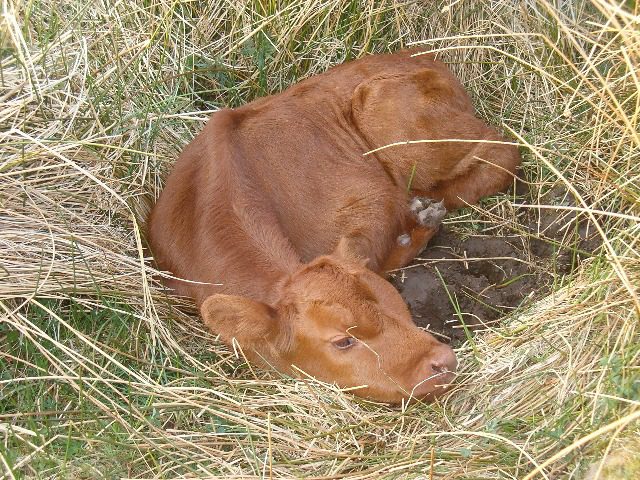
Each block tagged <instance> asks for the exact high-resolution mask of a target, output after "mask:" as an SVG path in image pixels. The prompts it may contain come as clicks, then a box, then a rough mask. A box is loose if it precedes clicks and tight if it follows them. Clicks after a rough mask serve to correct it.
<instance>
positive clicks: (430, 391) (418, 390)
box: [413, 344, 458, 399]
mask: <svg viewBox="0 0 640 480" xmlns="http://www.w3.org/2000/svg"><path fill="white" fill-rule="evenodd" d="M457 366H458V361H457V360H456V355H455V353H454V352H453V350H452V349H451V347H449V346H448V345H444V344H440V345H438V346H437V347H435V348H434V349H432V350H431V351H430V352H429V354H428V355H427V356H426V357H425V358H424V359H423V361H422V362H421V366H420V368H419V369H418V372H416V373H418V375H419V378H417V379H416V380H417V381H416V385H415V387H414V389H413V396H414V397H417V398H428V399H433V398H435V397H437V396H438V395H441V394H443V393H444V392H446V391H447V389H448V388H449V384H450V383H451V382H452V381H453V379H454V378H455V371H456V368H457Z"/></svg>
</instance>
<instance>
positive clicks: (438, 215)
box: [409, 197, 447, 228]
mask: <svg viewBox="0 0 640 480" xmlns="http://www.w3.org/2000/svg"><path fill="white" fill-rule="evenodd" d="M409 209H410V210H411V212H413V214H414V215H415V216H416V218H417V219H418V223H419V224H420V225H422V226H423V227H426V228H437V227H438V225H440V223H442V219H443V218H444V216H445V215H446V214H447V209H446V208H444V200H441V201H439V202H436V201H435V200H432V199H430V198H426V197H414V198H413V200H411V204H410V205H409Z"/></svg>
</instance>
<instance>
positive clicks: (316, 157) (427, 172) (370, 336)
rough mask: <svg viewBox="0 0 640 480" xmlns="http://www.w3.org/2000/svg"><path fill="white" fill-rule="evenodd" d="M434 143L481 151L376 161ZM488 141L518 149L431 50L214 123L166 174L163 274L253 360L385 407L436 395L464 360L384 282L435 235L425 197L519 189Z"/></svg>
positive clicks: (320, 79)
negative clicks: (478, 111)
mask: <svg viewBox="0 0 640 480" xmlns="http://www.w3.org/2000/svg"><path fill="white" fill-rule="evenodd" d="M421 139H462V140H479V141H480V142H464V143H461V142H443V143H421V144H412V145H403V146H398V147H393V148H388V149H384V150H381V151H378V152H376V153H373V154H370V155H366V156H365V155H363V154H364V153H365V152H368V151H370V150H373V149H375V148H377V147H381V146H384V145H387V144H390V143H394V142H400V141H405V140H421ZM482 140H491V141H503V140H504V139H503V138H502V137H501V136H500V135H499V134H498V132H496V131H495V130H494V129H493V128H491V127H489V126H487V125H486V124H485V123H484V122H482V121H481V120H479V119H478V118H476V117H475V115H474V111H473V107H472V104H471V101H470V99H469V97H468V96H467V94H466V93H465V91H464V89H463V87H462V86H461V84H460V83H459V82H458V80H456V78H455V77H454V76H453V75H452V74H451V72H450V71H449V70H448V69H447V67H446V66H445V65H444V64H442V63H441V62H439V61H436V60H435V59H434V57H433V56H432V55H420V56H416V57H412V56H411V52H407V51H402V52H398V53H396V54H391V55H373V56H369V57H365V58H363V59H360V60H356V61H353V62H349V63H346V64H343V65H341V66H338V67H335V68H332V69H330V70H329V71H327V72H326V73H324V74H321V75H317V76H314V77H311V78H309V79H307V80H304V81H302V82H300V83H298V84H296V85H294V86H292V87H291V88H289V89H287V90H285V91H284V92H282V93H280V94H278V95H274V96H271V97H266V98H262V99H259V100H256V101H254V102H252V103H250V104H248V105H245V106H243V107H240V108H237V109H234V110H230V109H229V110H222V111H220V112H217V113H215V114H213V115H212V116H211V119H210V120H209V122H208V123H207V125H206V126H205V128H204V129H203V131H202V132H201V133H200V134H199V135H198V136H197V137H196V138H195V139H194V140H193V141H192V142H191V143H190V144H189V145H188V146H187V147H186V148H185V149H184V151H183V153H182V155H181V156H180V158H179V159H178V161H177V163H176V165H175V166H174V169H173V171H172V172H171V174H170V176H169V177H168V179H167V184H166V187H165V189H164V191H163V192H162V194H161V196H160V198H159V200H158V202H157V204H156V206H155V207H154V209H153V211H152V213H151V215H150V218H149V224H148V237H149V244H150V247H151V249H152V252H153V254H154V256H155V260H156V262H157V264H158V266H159V267H160V268H161V269H162V270H166V271H169V272H171V274H172V275H174V276H175V277H177V278H181V279H186V280H190V281H192V282H200V283H190V282H185V281H180V280H177V279H165V284H166V285H167V286H168V287H170V288H172V289H173V290H174V291H175V293H177V294H178V295H184V296H189V297H192V298H193V299H194V300H195V301H196V303H197V304H198V305H199V306H200V308H201V313H202V316H203V318H204V320H205V323H206V324H207V325H208V326H209V327H210V328H211V330H213V331H214V332H216V333H219V334H220V336H221V338H222V339H223V340H224V341H226V342H228V343H230V342H231V341H232V340H233V339H236V340H237V341H238V342H239V343H240V344H241V346H243V348H245V351H247V352H248V353H249V355H250V356H251V357H252V358H254V359H255V360H258V361H267V362H268V363H271V364H273V365H274V366H275V367H276V368H278V369H280V370H283V371H285V372H295V370H294V369H292V367H291V365H292V364H295V365H296V366H297V367H298V368H300V369H302V370H304V371H306V372H308V373H309V374H312V375H315V376H316V377H318V378H320V379H322V380H326V381H335V382H336V383H337V384H338V385H340V386H343V387H355V386H358V385H366V387H365V388H362V389H359V390H356V393H358V394H360V395H363V396H367V397H371V398H374V399H378V400H382V401H388V402H397V401H400V400H401V399H403V398H407V397H409V396H416V397H432V396H434V395H435V394H437V393H440V392H441V391H443V389H442V388H440V387H439V386H440V385H441V384H443V383H448V382H449V381H450V380H451V378H452V373H451V370H453V369H455V363H456V362H455V356H454V355H453V352H452V351H451V349H450V348H449V347H448V346H446V345H443V344H441V343H440V342H438V341H437V340H435V338H433V337H432V336H431V335H429V334H427V333H426V332H424V331H422V330H420V329H419V328H417V327H416V326H415V325H414V324H413V322H412V321H411V317H410V314H409V312H408V310H407V308H406V306H405V305H404V303H403V302H402V299H401V298H400V296H399V294H398V293H397V292H396V291H395V289H393V287H392V286H391V285H390V284H389V283H388V282H387V281H386V280H385V279H384V278H383V277H382V276H380V275H381V274H384V272H385V271H386V270H389V269H392V268H399V267H402V266H404V265H406V264H407V263H408V262H410V261H411V260H412V259H413V258H414V256H415V255H416V254H417V253H418V252H419V251H420V250H421V249H422V248H424V246H425V245H426V243H427V242H428V240H429V239H430V238H431V237H432V236H433V234H434V233H435V232H436V230H437V226H430V227H426V226H424V225H421V224H419V223H418V222H417V220H416V216H415V215H414V214H413V213H412V212H411V211H410V209H409V208H408V205H409V201H410V199H411V198H412V197H414V196H421V197H429V198H432V199H435V200H443V201H444V205H445V206H446V207H447V208H448V209H452V208H458V207H460V206H462V205H464V204H466V203H470V204H473V203H475V202H477V201H478V200H479V199H480V198H481V197H483V196H485V195H489V194H493V193H495V192H498V191H500V190H502V189H504V188H506V187H507V186H508V185H509V184H510V183H511V182H512V181H513V172H514V171H515V169H516V167H517V165H518V164H519V162H520V156H519V154H518V151H517V149H516V148H515V147H513V146H510V145H501V144H495V143H482V142H481V141H482ZM409 183H410V185H409ZM402 234H408V235H409V237H410V242H409V243H408V244H406V245H401V244H400V243H399V242H398V237H399V236H400V235H402ZM214 284H222V285H214ZM345 339H347V340H345ZM348 339H351V340H348ZM350 342H351V343H352V344H351V345H349V346H348V347H346V348H341V347H340V346H341V345H343V344H345V343H350Z"/></svg>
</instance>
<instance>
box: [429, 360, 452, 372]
mask: <svg viewBox="0 0 640 480" xmlns="http://www.w3.org/2000/svg"><path fill="white" fill-rule="evenodd" d="M431 369H432V370H433V373H446V372H448V371H449V369H448V368H447V366H446V365H444V364H442V363H440V362H431Z"/></svg>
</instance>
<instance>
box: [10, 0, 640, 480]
mask: <svg viewBox="0 0 640 480" xmlns="http://www.w3.org/2000/svg"><path fill="white" fill-rule="evenodd" d="M425 5H426V6H425ZM2 8H3V14H2V24H1V30H0V34H1V35H2V37H1V40H0V48H1V50H0V53H1V57H0V58H1V60H0V61H1V69H0V85H1V91H0V102H1V109H0V138H1V141H2V150H1V154H0V155H1V157H0V440H1V442H0V464H2V468H1V469H0V474H2V478H21V477H26V478H32V477H33V478H118V477H135V478H184V477H189V478H222V477H224V478H254V477H255V478H280V477H306V478H424V479H426V478H429V479H431V478H437V479H498V478H525V479H543V478H544V479H552V478H553V479H555V478H583V477H584V476H585V475H587V471H589V475H590V476H589V478H590V479H595V478H598V475H602V476H601V477H600V478H616V479H618V478H627V477H625V475H627V474H629V475H632V476H633V475H636V473H637V472H638V466H637V463H636V464H635V466H634V465H632V464H631V462H632V460H628V461H627V460H624V459H632V458H633V457H634V455H635V456H637V455H638V454H639V452H638V445H639V443H638V440H637V438H638V429H639V423H638V421H637V420H638V417H639V416H640V409H638V407H639V406H640V382H639V380H638V378H639V377H640V375H639V364H640V362H639V356H640V339H639V331H638V330H639V323H638V317H639V314H640V299H639V295H638V285H640V245H639V242H640V223H639V221H640V153H639V152H640V133H639V132H638V121H639V119H640V94H639V90H640V80H639V75H640V72H639V71H638V65H639V63H640V33H639V32H640V17H639V16H638V13H639V12H638V11H637V8H638V7H637V6H633V2H627V3H626V4H624V3H622V4H619V3H614V2H611V1H610V0H589V1H582V2H565V1H560V0H557V1H556V2H551V3H549V2H547V1H533V0H531V1H525V2H510V1H488V0H482V1H476V2H472V1H464V0H463V1H451V2H445V3H442V2H401V1H383V2H357V1H355V0H352V1H350V0H294V1H291V2H275V1H270V0H262V1H260V0H255V1H252V2H241V1H229V2H219V1H211V2H170V1H168V0H156V1H153V2H141V1H140V2H136V1H134V0H124V1H121V2H108V1H89V2H79V1H74V0H57V1H52V0H33V1H29V2H20V1H19V0H5V1H4V2H3V3H2ZM634 9H635V10H634ZM414 42H417V43H418V44H420V45H422V46H423V47H424V48H425V49H431V50H436V51H440V52H442V53H441V57H442V58H443V59H445V60H446V61H447V62H450V63H451V64H452V68H454V69H455V70H456V72H457V73H458V74H459V75H460V77H461V78H462V79H463V80H464V83H465V85H466V86H467V87H468V89H469V90H470V91H471V93H472V95H473V96H474V99H475V101H476V105H477V107H478V110H479V111H480V113H481V114H482V115H483V116H485V117H486V118H488V119H490V120H491V121H494V122H496V123H498V122H499V120H498V119H500V120H501V121H502V127H503V128H504V129H505V130H506V131H509V132H511V134H512V135H513V137H514V138H516V139H517V141H518V142H520V143H521V144H522V146H523V153H524V157H525V171H524V175H525V176H526V179H527V181H529V182H530V188H531V190H530V193H529V195H528V197H527V198H514V197H509V196H501V197H498V198H494V199H491V200H490V201H487V202H485V203H483V206H482V208H481V209H478V208H476V209H473V210H467V211H465V212H462V213H460V214H459V215H458V218H457V219H454V220H455V221H462V220H465V221H468V220H474V221H481V223H480V224H481V225H484V228H485V229H486V231H489V232H493V233H496V234H499V233H503V232H507V231H520V230H521V229H520V225H519V219H520V218H522V217H521V215H523V214H535V215H538V213H539V211H540V210H539V208H538V206H539V205H540V202H541V201H542V202H544V199H545V198H546V197H544V194H545V192H548V191H550V190H552V189H554V188H558V186H562V188H563V189H566V190H567V191H568V192H569V193H570V197H572V199H573V205H574V206H573V207H572V206H569V207H567V206H566V205H565V206H562V205H561V207H563V208H565V209H568V210H567V211H568V212H570V213H571V216H576V215H577V216H578V217H581V218H584V219H587V220H590V222H591V223H590V225H591V228H595V229H596V230H597V232H598V233H599V235H600V236H601V237H602V247H601V248H600V250H598V251H597V252H595V254H594V255H593V256H592V257H591V258H590V259H588V260H587V261H585V262H584V263H582V264H581V265H580V267H579V268H578V269H577V270H575V271H574V273H573V274H571V275H570V276H568V277H561V276H560V275H558V276H557V279H556V280H557V287H556V288H555V289H554V291H553V292H551V293H550V294H549V295H548V297H546V298H545V299H544V300H542V301H538V302H536V303H533V304H531V305H529V306H528V307H526V308H521V309H519V310H517V311H516V312H515V313H513V314H511V315H509V316H508V317H506V318H504V319H503V322H502V323H501V324H500V325H499V326H498V327H495V328H491V329H488V330H487V331H485V332H482V333H481V334H478V335H477V336H476V337H474V338H473V339H470V340H469V341H468V342H467V343H466V344H465V345H464V346H463V347H462V348H460V350H459V356H460V358H461V360H462V372H461V375H460V378H459V388H457V389H456V390H455V391H454V392H453V393H452V394H451V395H449V396H448V397H447V398H446V399H445V400H444V401H443V402H441V403H438V404H434V405H423V404H414V405H411V406H408V407H406V408H391V407H388V406H385V405H378V404H374V403H370V402H366V401H363V400H358V399H356V398H353V397H351V396H349V395H346V394H344V393H342V392H340V391H338V389H336V388H335V387H332V386H327V385H322V384H319V383H318V382H315V381H312V380H306V381H302V380H295V379H290V378H277V377H276V376H274V375H271V374H268V373H265V372H263V371H256V370H254V369H252V368H251V367H250V366H248V365H247V364H246V363H244V362H243V361H242V360H240V359H238V358H236V356H235V355H234V353H233V352H229V351H228V350H227V349H226V348H224V347H223V346H221V345H219V344H217V343H216V342H215V341H214V339H212V338H211V337H210V336H208V335H207V334H206V333H205V332H204V331H203V330H202V329H201V325H200V323H199V321H198V319H197V317H195V315H194V312H193V310H192V308H191V307H190V306H189V305H186V304H178V303H177V302H176V301H175V300H173V299H168V298H166V297H165V296H164V295H163V294H162V293H161V291H160V289H159V288H158V286H157V285H156V284H155V283H154V282H153V281H152V279H151V276H152V274H153V273H154V271H153V269H152V268H151V266H150V265H149V263H148V261H147V260H148V259H146V258H144V256H143V255H144V253H143V250H142V245H143V239H142V237H141V231H140V227H141V225H142V220H143V218H144V215H145V212H146V211H147V209H148V205H149V203H150V200H151V199H152V198H153V197H154V196H155V195H157V193H158V191H159V188H160V186H161V184H162V180H161V179H162V177H163V174H164V173H165V172H166V170H167V168H168V167H169V166H170V165H171V162H172V161H173V160H174V158H175V157H176V154H177V152H178V151H179V150H180V148H181V147H182V145H184V144H185V143H186V142H188V141H189V139H190V138H191V137H192V136H193V134H194V133H195V132H196V131H198V129H199V128H201V127H202V124H203V122H204V121H205V120H206V118H207V115H208V112H209V111H212V110H215V109H217V108H219V107H221V106H225V105H237V104H240V103H243V102H246V101H248V100H251V99H253V98H255V97H257V96H260V95H263V94H266V93H270V92H274V91H278V90H280V89H282V88H284V87H286V86H287V85H289V84H291V83H293V82H294V81H296V80H298V79H300V78H303V77H306V76H308V75H311V74H313V73H315V72H318V71H322V70H324V69H326V68H327V67H328V66H330V65H333V64H336V63H339V62H341V61H343V60H345V59H348V58H352V57H357V56H360V55H362V54H364V53H365V52H380V51H387V50H396V49H398V48H400V47H401V46H407V45H409V44H410V43H414ZM482 222H484V223H482ZM527 235H528V236H538V237H541V238H544V236H545V232H544V231H542V230H541V231H540V232H536V233H534V234H531V233H529V234H527ZM560 247H562V245H561V246H560ZM564 247H570V245H564ZM633 438H635V440H633ZM629 452H631V453H629ZM608 457H610V458H612V459H613V460H614V461H613V463H612V464H611V465H607V464H606V459H607V458H608ZM621 458H622V459H623V460H622V467H621V466H620V461H621V460H620V459H621ZM625 462H627V464H625ZM611 472H613V473H611ZM616 472H623V473H616ZM624 472H631V473H624ZM634 472H636V473H634ZM616 475H618V476H616ZM628 478H633V477H628Z"/></svg>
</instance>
